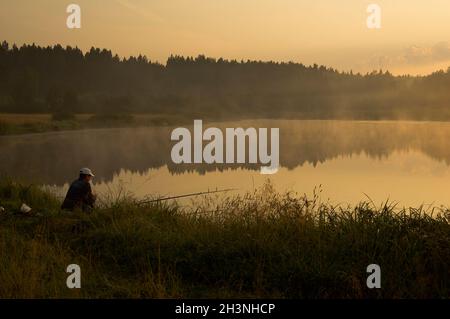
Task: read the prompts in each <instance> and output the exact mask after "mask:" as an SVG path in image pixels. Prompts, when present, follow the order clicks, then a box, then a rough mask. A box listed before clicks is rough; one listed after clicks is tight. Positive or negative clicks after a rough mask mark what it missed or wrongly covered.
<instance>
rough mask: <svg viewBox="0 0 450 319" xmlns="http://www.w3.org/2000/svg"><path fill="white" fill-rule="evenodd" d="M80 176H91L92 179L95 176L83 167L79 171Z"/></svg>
mask: <svg viewBox="0 0 450 319" xmlns="http://www.w3.org/2000/svg"><path fill="white" fill-rule="evenodd" d="M80 174H83V175H91V176H92V177H94V176H95V175H94V174H93V173H92V171H91V170H90V169H89V168H87V167H83V168H82V169H80Z"/></svg>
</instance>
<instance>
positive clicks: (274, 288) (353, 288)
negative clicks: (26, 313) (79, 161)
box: [0, 179, 450, 298]
mask: <svg viewBox="0 0 450 319" xmlns="http://www.w3.org/2000/svg"><path fill="white" fill-rule="evenodd" d="M22 202H25V203H27V204H28V205H30V206H31V207H32V208H33V211H32V214H31V215H30V216H26V215H23V214H21V213H19V207H20V205H21V204H22ZM0 205H1V206H3V207H4V208H5V212H3V213H0V297H3V298H5V297H6V298H13V297H25V298H36V297H40V298H48V297H51V298H53V297H83V298H85V297H86V298H87V297H89V298H97V297H104V298H116V297H131V298H141V297H149V298H158V297H207V298H208V297H276V298H286V297H293V298H431V297H437V298H449V297H450V269H449V261H450V225H449V220H450V214H449V212H448V211H441V212H439V213H438V212H434V216H433V217H431V216H430V215H429V214H425V213H424V212H423V211H422V210H421V209H411V210H408V211H401V212H397V213H396V212H394V209H393V207H389V206H385V207H381V208H379V209H375V208H373V207H371V206H370V204H361V205H359V206H357V207H354V208H348V209H339V208H334V207H330V206H329V205H324V204H320V202H319V200H318V198H317V197H315V198H312V199H311V200H308V199H306V198H303V197H301V198H297V197H293V196H291V195H289V194H277V193H275V192H274V191H273V189H272V188H271V186H270V185H269V184H268V185H266V186H265V187H264V188H263V189H260V190H258V191H256V192H255V193H252V194H248V195H246V196H243V197H232V198H228V199H223V200H221V201H220V202H215V200H210V201H209V202H202V203H199V205H198V206H197V207H198V209H196V210H194V211H186V210H183V209H182V208H180V207H177V206H176V205H175V204H167V203H166V204H159V203H149V204H139V203H138V202H137V201H135V200H133V199H132V198H122V199H118V200H116V201H113V202H111V203H109V204H107V205H104V207H101V208H98V209H97V210H96V211H95V212H93V213H92V214H90V215H85V214H81V213H80V214H68V213H63V212H61V211H60V210H59V205H60V203H59V202H58V200H57V199H55V198H54V197H53V196H52V195H51V194H48V193H45V192H43V191H41V190H39V189H38V188H37V187H35V186H29V185H21V184H18V183H15V182H13V181H10V180H7V179H3V181H2V182H1V183H0ZM211 207H214V208H211ZM428 213H432V212H428ZM72 263H76V264H79V265H80V266H81V270H82V288H81V289H75V290H70V289H67V288H66V285H65V282H66V276H67V275H68V274H66V272H65V269H66V267H67V265H69V264H72ZM372 263H376V264H379V265H380V266H381V270H382V276H381V278H382V279H381V281H382V289H374V290H371V289H368V288H367V286H366V278H367V276H368V274H367V273H366V267H367V265H369V264H372Z"/></svg>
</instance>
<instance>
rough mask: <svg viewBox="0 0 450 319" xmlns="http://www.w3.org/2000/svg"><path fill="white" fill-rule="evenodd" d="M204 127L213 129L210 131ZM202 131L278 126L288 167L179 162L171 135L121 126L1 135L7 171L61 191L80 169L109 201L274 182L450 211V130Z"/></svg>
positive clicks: (342, 199)
mask: <svg viewBox="0 0 450 319" xmlns="http://www.w3.org/2000/svg"><path fill="white" fill-rule="evenodd" d="M206 124H207V125H206ZM206 124H205V126H216V127H220V128H225V127H243V128H247V127H255V128H258V127H268V128H270V127H279V128H280V164H281V169H280V170H279V171H278V173H276V174H274V175H261V174H260V173H259V165H240V164H239V165H238V164H235V165H231V166H230V165H206V164H203V165H198V164H197V165H194V164H192V165H191V164H190V165H186V164H183V165H176V164H174V163H172V161H171V158H170V151H171V148H172V146H173V144H174V143H173V142H171V141H170V133H171V130H172V128H168V127H153V128H124V129H101V130H85V131H71V132H56V133H45V134H34V135H22V136H3V137H0V150H1V151H0V172H6V173H7V174H8V175H11V176H17V177H21V178H24V179H26V180H28V181H31V182H34V183H39V184H43V185H50V188H51V189H52V190H54V191H55V192H57V193H58V194H59V195H61V194H63V193H64V192H65V191H66V190H67V187H68V183H69V182H71V181H72V180H73V179H74V178H75V177H76V175H77V172H78V169H79V168H80V167H83V166H88V167H90V168H92V169H93V170H94V172H95V174H96V178H95V180H94V188H95V190H96V191H97V193H99V194H101V195H103V196H104V195H105V194H108V193H111V192H112V193H117V192H119V190H120V189H123V190H125V191H127V192H131V193H133V194H135V195H136V196H138V197H145V196H147V195H152V196H156V195H161V196H170V195H178V194H185V193H192V192H200V191H206V190H208V189H210V190H212V189H216V188H218V189H224V188H238V191H237V192H245V191H249V190H252V189H254V188H257V187H259V186H261V185H262V184H263V183H264V182H265V181H266V180H267V179H270V180H271V181H272V182H273V184H274V185H275V187H276V188H277V189H278V190H279V191H294V192H297V193H299V194H303V193H306V194H312V191H313V189H314V187H316V186H319V185H322V186H321V188H322V200H325V201H326V200H327V199H329V200H330V202H332V203H334V204H355V203H358V202H360V201H362V200H367V197H366V194H367V195H368V196H369V197H370V198H371V199H372V200H373V201H374V202H375V203H377V204H380V203H381V202H383V201H386V200H387V199H390V200H392V201H395V202H398V203H399V204H400V205H401V206H417V205H420V204H425V205H432V206H440V205H445V206H450V166H449V165H450V123H441V122H433V123H430V122H354V121H299V120H270V121H269V120H257V121H240V122H232V123H220V124H218V123H206Z"/></svg>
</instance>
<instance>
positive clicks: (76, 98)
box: [0, 41, 450, 120]
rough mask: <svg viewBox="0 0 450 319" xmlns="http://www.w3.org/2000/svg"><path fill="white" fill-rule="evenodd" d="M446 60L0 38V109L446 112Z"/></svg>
mask: <svg viewBox="0 0 450 319" xmlns="http://www.w3.org/2000/svg"><path fill="white" fill-rule="evenodd" d="M449 87H450V68H449V69H448V70H447V71H443V70H441V71H437V72H434V73H432V74H430V75H428V76H409V75H405V76H393V75H392V74H390V73H389V72H388V71H381V70H379V71H374V72H372V73H367V74H360V73H356V74H354V73H353V72H340V71H338V70H335V69H333V68H328V67H325V66H319V65H317V64H314V65H311V66H306V65H303V64H300V63H292V62H289V63H281V62H273V61H269V62H262V61H237V60H225V59H223V58H219V59H215V58H209V57H206V56H204V55H199V56H197V57H195V58H194V57H183V56H170V57H169V58H168V60H167V63H166V64H165V65H163V64H160V63H156V62H152V61H150V60H149V59H148V58H147V57H146V56H142V55H139V56H138V57H133V56H132V57H128V58H120V57H119V56H118V55H114V54H113V53H112V52H111V51H110V50H106V49H99V48H91V49H90V50H89V51H88V52H85V53H83V52H82V51H81V50H80V49H78V48H73V47H70V46H67V47H65V48H64V47H62V46H61V45H55V46H47V47H41V46H37V45H35V44H32V45H23V46H21V47H17V46H16V45H12V46H11V45H10V44H8V43H7V42H5V41H4V42H3V43H2V44H1V46H0V112H12V113H49V112H50V113H57V112H71V113H103V114H104V113H112V114H117V113H121V114H122V113H157V114H174V113H176V114H181V115H184V116H186V118H195V117H200V116H201V117H202V118H204V119H221V118H226V119H232V118H264V117H265V118H308V119H316V118H318V119H336V118H338V119H368V120H379V119H414V120H449V119H450V111H449V108H448V105H449V102H450V90H449V89H448V88H449Z"/></svg>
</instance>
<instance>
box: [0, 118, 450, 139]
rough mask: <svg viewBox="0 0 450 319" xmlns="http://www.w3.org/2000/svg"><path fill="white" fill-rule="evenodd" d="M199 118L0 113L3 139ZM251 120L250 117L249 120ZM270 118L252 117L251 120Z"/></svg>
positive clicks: (189, 122) (189, 121)
mask: <svg viewBox="0 0 450 319" xmlns="http://www.w3.org/2000/svg"><path fill="white" fill-rule="evenodd" d="M195 119H197V118H196V117H190V118H187V117H183V116H180V115H162V114H161V115H157V114H156V115H155V114H100V115H99V114H72V115H70V119H54V118H53V115H52V114H32V113H26V114H16V113H9V114H8V113H0V136H3V135H22V134H34V133H48V132H60V131H75V130H84V129H97V128H99V129H103V128H139V127H152V126H153V127H154V126H173V127H174V126H182V125H192V122H193V120H195ZM248 119H250V118H248ZM257 119H267V118H264V117H261V118H257V117H255V118H252V120H257ZM206 120H207V121H209V122H212V123H216V122H221V121H226V122H228V121H239V120H247V118H228V119H224V118H214V117H213V118H209V119H206ZM271 120H307V121H311V120H318V121H327V120H330V121H331V120H334V121H355V122H358V121H363V122H364V121H370V122H384V121H393V122H395V121H407V122H418V123H420V122H445V123H450V121H446V120H439V119H434V120H414V119H398V120H395V119H378V120H369V119H358V120H356V119H351V118H345V117H344V118H309V117H302V116H300V117H295V116H294V115H293V116H290V117H286V118H285V117H276V118H271Z"/></svg>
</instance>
